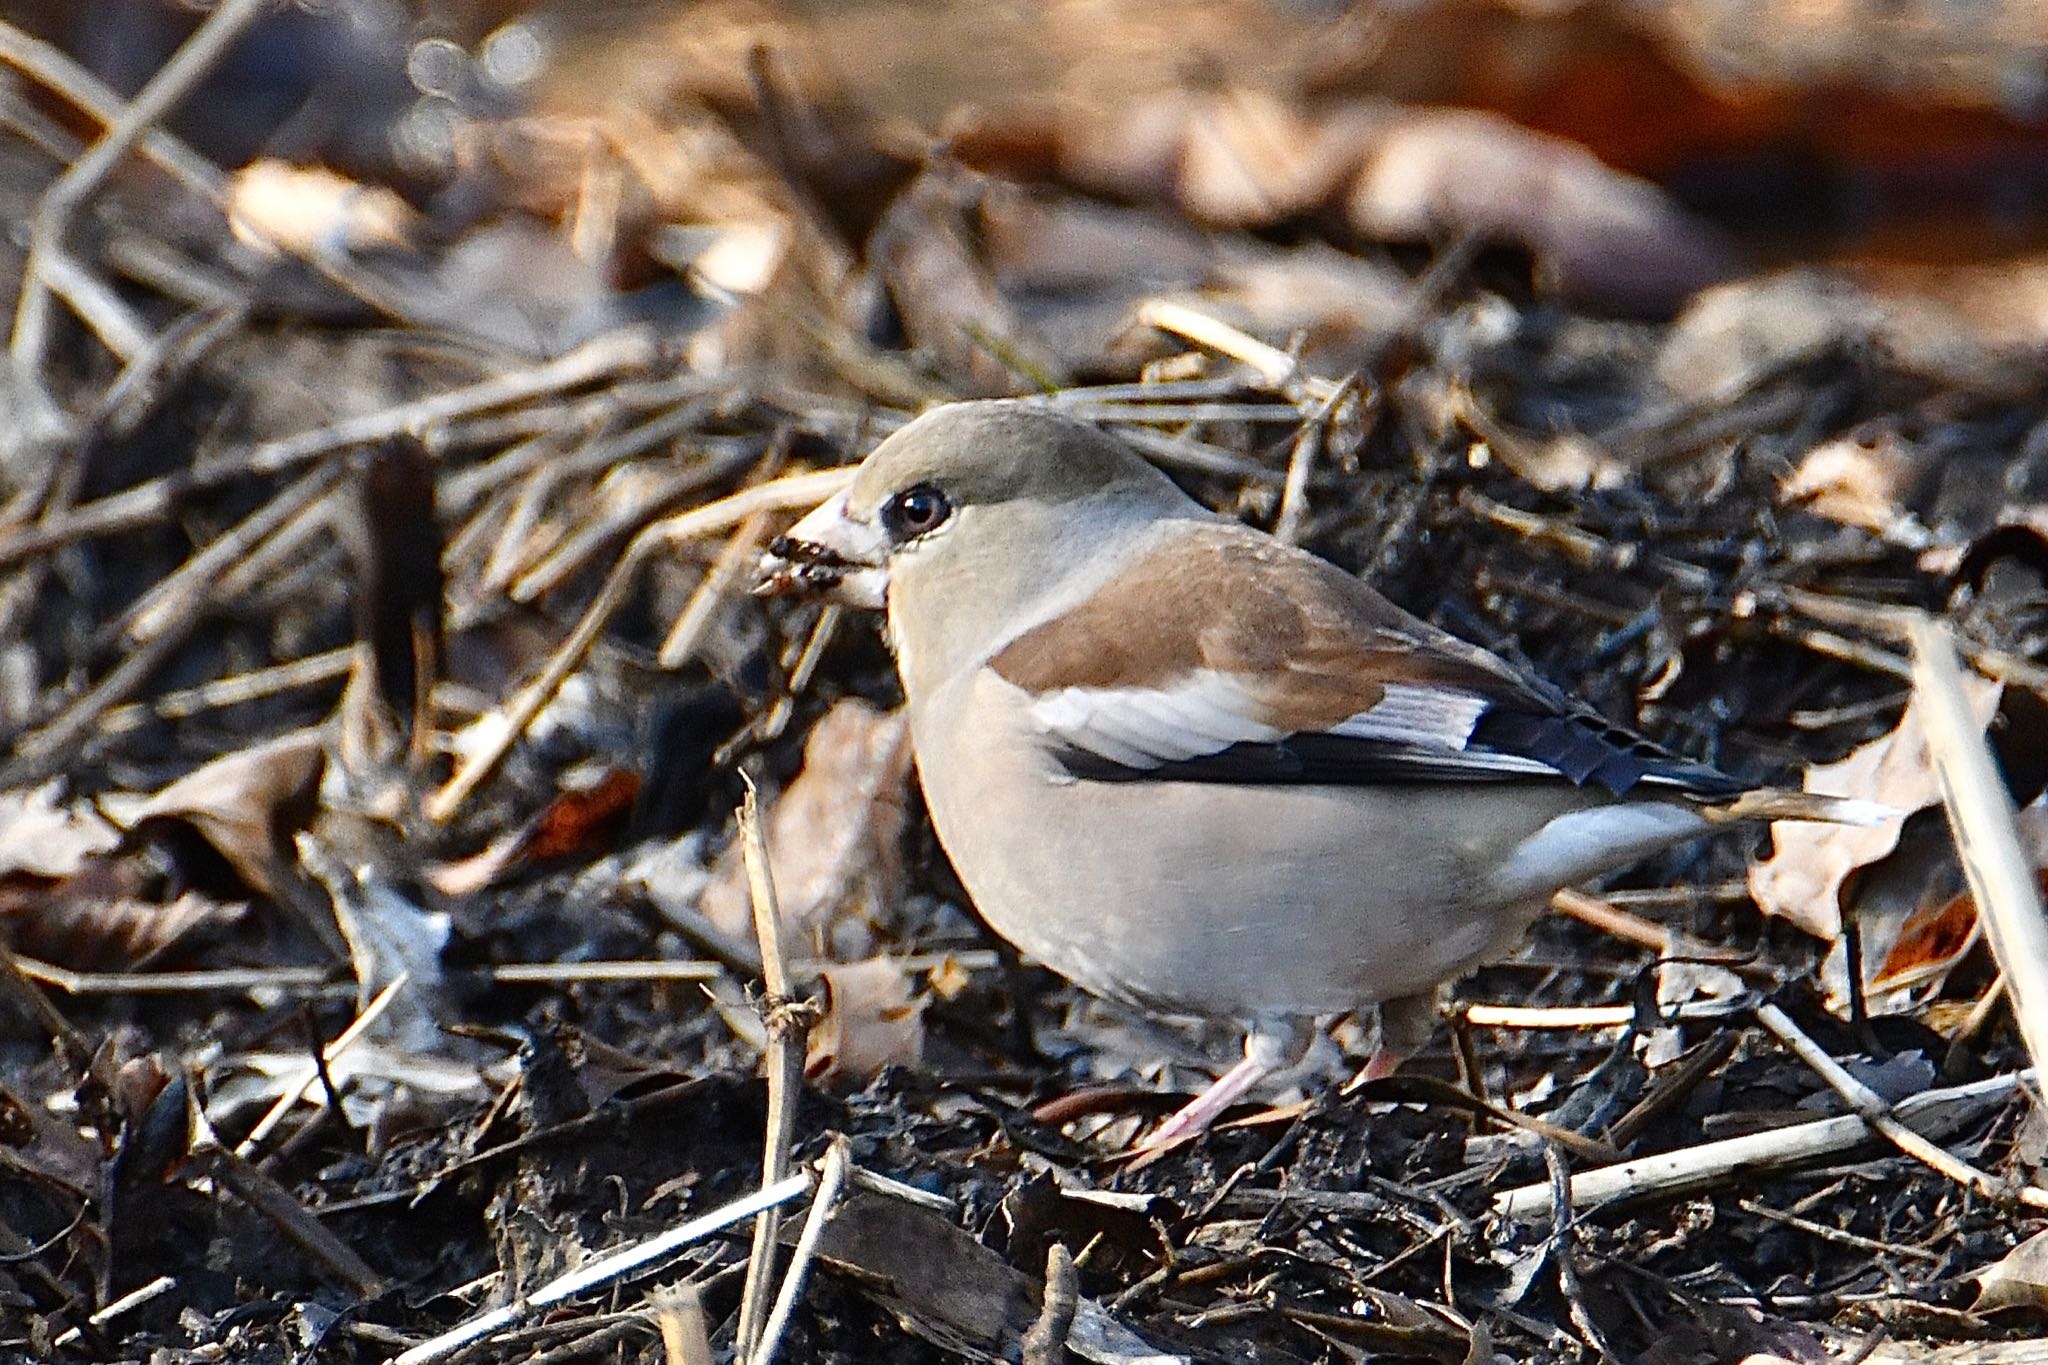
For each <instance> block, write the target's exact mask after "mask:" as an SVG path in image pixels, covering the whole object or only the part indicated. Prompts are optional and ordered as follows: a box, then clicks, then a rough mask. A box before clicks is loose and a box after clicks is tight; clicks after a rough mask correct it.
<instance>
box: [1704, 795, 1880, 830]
mask: <svg viewBox="0 0 2048 1365" xmlns="http://www.w3.org/2000/svg"><path fill="white" fill-rule="evenodd" d="M1905 813H1906V812H1904V811H1902V810H1900V809H1898V808H1897V807H1896V806H1887V805H1885V804H1884V803H1883V802H1882V801H1865V800H1862V799H1860V798H1858V797H1854V796H1823V795H1821V794H1820V793H1818V792H1795V791H1785V790H1783V789H1781V788H1776V787H1759V788H1758V789H1757V790H1755V791H1747V792H1744V793H1743V794H1742V795H1740V796H1738V797H1736V798H1735V799H1734V800H1733V801H1724V802H1722V803H1720V804H1719V805H1713V806H1702V807H1701V808H1700V814H1701V815H1703V816H1705V817H1706V818H1707V819H1708V820H1710V821H1712V822H1713V823H1714V824H1717V825H1720V824H1734V823H1737V822H1739V821H1747V820H1807V821H1813V822H1815V823H1819V824H1825V825H1863V826H1866V827H1867V826H1872V825H1881V824H1883V823H1884V822H1885V821H1887V820H1896V819H1898V818H1899V817H1900V816H1902V815H1904V814H1905Z"/></svg>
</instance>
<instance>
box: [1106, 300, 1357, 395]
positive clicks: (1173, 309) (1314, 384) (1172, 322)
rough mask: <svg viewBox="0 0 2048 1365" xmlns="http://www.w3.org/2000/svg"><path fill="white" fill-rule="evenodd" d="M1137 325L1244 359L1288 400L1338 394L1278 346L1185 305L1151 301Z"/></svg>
mask: <svg viewBox="0 0 2048 1365" xmlns="http://www.w3.org/2000/svg"><path fill="white" fill-rule="evenodd" d="M1138 322H1139V323H1140V324H1141V325H1143V326H1146V327H1157V328H1158V329H1159V330H1160V331H1162V332H1172V333H1174V334H1175V335H1176V336H1183V337H1186V338H1187V339H1188V340H1189V341H1192V342H1194V343H1195V344H1196V345H1198V346H1207V347H1208V348H1209V349H1210V350H1212V351H1215V352H1218V353H1219V354H1222V355H1227V356H1229V357H1230V358H1231V359H1232V360H1241V361H1243V362H1244V363H1245V364H1247V365H1249V366H1251V367H1252V368H1253V369H1254V370H1256V371H1258V374H1259V377H1260V378H1261V379H1263V380H1265V381H1266V383H1267V384H1268V385H1269V386H1270V387H1272V388H1274V389H1276V390H1279V391H1280V392H1282V393H1286V394H1287V395H1288V397H1290V398H1292V397H1295V396H1296V395H1295V391H1296V390H1298V391H1299V393H1300V394H1302V395H1304V396H1306V397H1307V398H1308V399H1309V400H1310V401H1312V402H1317V403H1324V402H1328V401H1329V399H1330V397H1331V396H1332V395H1333V394H1334V393H1336V392H1337V390H1338V387H1339V386H1338V384H1337V383H1336V382H1335V381H1334V380H1329V379H1322V378H1319V377H1317V376H1315V375H1304V374H1302V373H1301V362H1300V361H1299V360H1297V359H1296V358H1295V357H1293V356H1291V355H1289V354H1288V353H1287V352H1285V351H1283V350H1281V349H1280V348H1279V347H1277V346H1268V345H1267V344H1266V343H1265V342H1263V341H1260V340H1259V339H1258V338H1256V337H1252V336H1247V335H1246V334H1245V333H1243V332H1241V331H1239V330H1238V329H1237V328H1235V327H1232V326H1231V325H1230V324H1229V323H1227V322H1223V321H1220V320H1219V319H1216V318H1212V317H1210V316H1209V315H1208V314H1206V313H1198V312H1196V311H1195V310H1194V309H1192V308H1190V307H1188V306H1187V305H1186V304H1180V303H1174V302H1172V301H1170V300H1167V299H1148V300H1146V301H1145V302H1144V303H1142V304H1140V305H1139V306H1138Z"/></svg>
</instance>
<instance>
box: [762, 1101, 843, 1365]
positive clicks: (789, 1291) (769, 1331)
mask: <svg viewBox="0 0 2048 1365" xmlns="http://www.w3.org/2000/svg"><path fill="white" fill-rule="evenodd" d="M847 1153H848V1148H847V1145H846V1139H845V1138H843V1137H834V1138H833V1139H832V1145H831V1146H830V1147H828V1148H826V1149H825V1162H824V1166H823V1169H821V1170H820V1171H819V1173H818V1193H817V1194H816V1195H814V1196H813V1197H812V1199H811V1211H810V1213H809V1214H807V1215H805V1217H804V1226H803V1231H801V1232H799V1233H798V1234H797V1238H796V1249H795V1250H794V1251H792V1252H790V1254H789V1270H788V1271H787V1272H786V1273H785V1274H784V1275H783V1277H782V1289H781V1292H779V1293H777V1294H776V1296H775V1311H774V1312H772V1313H770V1314H769V1315H768V1322H767V1325H766V1326H765V1327H763V1328H762V1329H761V1345H760V1349H759V1350H758V1351H757V1352H756V1353H755V1354H754V1355H751V1356H749V1357H747V1361H748V1365H775V1356H776V1354H777V1352H778V1351H780V1350H781V1348H782V1338H783V1336H784V1334H785V1333H787V1332H788V1331H789V1320H790V1318H791V1317H792V1316H793V1315H794V1314H795V1313H796V1306H797V1304H798V1303H799V1302H801V1301H802V1299H803V1294H804V1281H805V1280H806V1279H808V1278H809V1276H810V1273H811V1264H812V1262H813V1261H815V1260H816V1259H817V1256H818V1243H819V1241H820V1240H821V1239H822V1238H823V1237H824V1235H825V1225H826V1224H827V1223H829V1222H831V1221H832V1215H833V1214H834V1213H835V1212H837V1210H838V1208H839V1196H840V1194H841V1193H842V1192H844V1190H845V1189H846V1172H847V1169H848V1168H849V1167H850V1166H851V1165H852V1164H853V1163H852V1160H851V1158H850V1157H849V1156H848V1154H847ZM761 1216H762V1218H764V1219H765V1218H769V1217H772V1216H773V1215H772V1213H764V1214H762V1215H761ZM754 1226H755V1228H757V1229H758V1228H759V1227H760V1226H761V1225H760V1223H758V1222H757V1223H755V1224H754Z"/></svg>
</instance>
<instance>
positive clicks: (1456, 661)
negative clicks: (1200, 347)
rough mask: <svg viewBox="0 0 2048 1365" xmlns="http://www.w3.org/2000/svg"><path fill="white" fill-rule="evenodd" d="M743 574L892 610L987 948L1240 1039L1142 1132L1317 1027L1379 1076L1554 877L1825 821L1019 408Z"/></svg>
mask: <svg viewBox="0 0 2048 1365" xmlns="http://www.w3.org/2000/svg"><path fill="white" fill-rule="evenodd" d="M761 572H762V587H761V590H762V591H763V592H764V593H774V592H778V591H782V592H788V591H809V592H814V593H818V594H821V595H825V596H829V597H832V598H835V599H837V600H839V601H842V602H846V603H849V604H853V605H857V606H861V607H867V608H871V609H876V610H886V612H887V613H888V631H889V638H890V640H891V641H892V643H893V647H894V650H895V655H896V665H897V669H898V671H899V672H900V673H901V675H902V680H903V692H904V697H905V699H906V704H907V707H908V711H909V722H910V734H911V741H912V745H913V747H914V748H915V750H916V754H917V767H918V774H919V778H920V780H921V782H922V783H923V786H924V793H925V798H926V801H927V804H928V805H929V807H930V810H931V819H932V824H933V826H934V827H935V828H936V829H937V831H938V836H939V840H940V842H941V843H942V844H943V845H944V846H945V849H946V852H947V855H948V856H949V857H950V858H951V859H952V861H953V865H954V867H955V868H956V869H957V870H958V872H959V874H960V879H961V881H962V882H963V883H964V884H965V885H966V887H967V890H968V892H969V894H970V895H971V896H972V897H973V899H974V903H975V905H976V907H977V908H979V910H980V911H981V913H982V915H983V916H984V917H985V918H986V919H987V921H988V923H989V925H990V926H991V927H992V928H993V929H994V930H995V931H996V932H997V933H999V934H1001V935H1002V936H1003V937H1004V938H1006V939H1008V940H1009V941H1010V942H1011V943H1013V944H1015V945H1016V946H1017V947H1018V948H1020V949H1021V950H1023V951H1024V952H1025V953H1026V954H1028V955H1030V956H1031V957H1033V958H1035V959H1037V960H1038V961H1039V962H1041V963H1043V964H1044V965H1046V966H1047V967H1050V968H1052V969H1053V970H1054V971H1056V972H1058V973H1060V974H1061V975H1062V976H1065V977H1066V978H1067V979H1069V980H1070V981H1073V982H1074V983H1075V984H1077V985H1079V986H1081V987H1083V988H1085V989H1087V990H1089V991H1092V992H1095V993H1096V994H1098V995H1101V996H1106V997H1109V998H1111V999H1114V1000H1119V1001H1124V1002H1128V1003H1132V1004H1136V1005H1139V1006H1143V1007H1145V1008H1148V1009H1152V1010H1157V1011H1160V1012H1163V1013H1170V1014H1181V1015H1193V1016H1198V1017H1203V1018H1211V1019H1216V1018H1234V1019H1238V1020H1242V1021H1245V1022H1247V1023H1249V1024H1250V1026H1251V1029H1250V1034H1249V1036H1248V1038H1247V1041H1246V1044H1245V1060H1244V1061H1243V1062H1241V1063H1239V1064H1238V1065H1237V1066H1236V1067H1233V1068H1232V1069H1231V1070H1230V1071H1229V1072H1228V1073H1226V1074H1225V1075H1224V1077H1223V1078H1222V1079H1221V1080H1220V1081H1219V1082H1218V1083H1217V1085H1216V1086H1214V1087H1212V1088H1211V1089H1210V1090H1209V1091H1207V1092H1205V1094H1204V1095H1203V1096H1202V1097H1201V1098H1199V1099H1198V1100H1197V1101H1196V1102H1195V1103H1194V1104H1193V1105H1190V1106H1189V1107H1188V1109H1186V1110H1184V1111H1182V1113H1181V1114H1180V1115H1178V1116H1176V1118H1175V1119H1174V1120H1172V1121H1170V1122H1169V1124H1168V1125H1167V1127H1166V1128H1165V1129H1164V1130H1162V1131H1161V1132H1159V1133H1155V1134H1154V1136H1153V1138H1152V1139H1151V1140H1150V1142H1148V1144H1147V1145H1148V1146H1158V1145H1162V1144H1164V1143H1167V1142H1171V1141H1174V1140H1177V1139H1178V1138H1179V1137H1181V1136H1183V1135H1185V1134H1187V1133H1189V1132H1192V1131H1197V1130H1199V1129H1200V1128H1201V1127H1203V1126H1204V1125H1206V1124H1207V1123H1208V1122H1209V1121H1210V1120H1211V1119H1213V1118H1214V1117H1215V1115H1216V1114H1218V1113H1220V1112H1222V1110H1223V1109H1224V1108H1225V1107H1226V1106H1227V1105H1228V1104H1229V1103H1231V1102H1232V1101H1233V1100H1235V1099H1236V1098H1237V1097H1238V1096H1239V1095H1241V1094H1242V1093H1243V1092H1244V1091H1245V1090H1246V1089H1248V1088H1249V1087H1250V1086H1251V1085H1252V1084H1253V1082H1254V1081H1256V1080H1257V1079H1258V1078H1259V1077H1260V1076H1262V1075H1264V1074H1265V1073H1267V1072H1268V1071H1271V1070H1273V1069H1275V1068H1276V1067H1277V1066H1278V1065H1280V1064H1281V1063H1282V1062H1283V1061H1285V1060H1286V1059H1287V1050H1288V1048H1289V1047H1291V1046H1294V1045H1296V1044H1297V1043H1298V1041H1299V1040H1301V1039H1302V1038H1303V1037H1304V1033H1303V1027H1302V1026H1303V1025H1304V1024H1305V1023H1306V1022H1307V1021H1309V1020H1312V1019H1313V1018H1314V1017H1315V1016H1318V1015H1333V1014H1340V1013H1343V1012H1346V1011H1350V1010H1355V1009H1360V1008H1362V1007H1364V1006H1366V1005H1370V1004H1375V1003H1377V1004H1381V1005H1382V1006H1388V1007H1392V1008H1391V1010H1383V1029H1382V1038H1383V1047H1382V1052H1381V1054H1380V1056H1379V1058H1377V1059H1376V1062H1375V1066H1374V1067H1373V1068H1370V1069H1371V1070H1374V1071H1378V1072H1383V1071H1385V1070H1390V1069H1391V1066H1392V1064H1393V1063H1396V1062H1398V1060H1399V1059H1400V1055H1402V1054H1401V1050H1400V1048H1399V1047H1396V1046H1393V1045H1394V1044H1396V1043H1400V1042H1405V1043H1406V1045H1407V1049H1408V1050H1412V1048H1413V1046H1414V1045H1417V1044H1419V1043H1420V1042H1421V1041H1422V1039H1424V1038H1426V1037H1427V1031H1426V1030H1427V1023H1426V1022H1424V1023H1423V1032H1422V1033H1421V1034H1420V1036H1416V1034H1415V1033H1414V1027H1415V1024H1416V1022H1417V1021H1418V1019H1419V1020H1422V1021H1427V1020H1428V1019H1430V1018H1432V1017H1433V1001H1434V995H1435V991H1436V988H1437V987H1438V986H1439V985H1440V984H1441V983H1443V982H1445V981H1447V980H1449V979H1450V978H1452V977H1455V976H1457V975H1459V974H1461V973H1463V972H1464V971H1466V970H1467V969H1469V968H1471V967H1473V966H1474V965H1476V964H1479V963H1482V962H1485V961H1487V960H1489V959H1491V958H1494V957H1496V956H1498V955H1499V954H1501V953H1502V952H1504V951H1505V950H1506V949H1508V948H1509V947H1510V946H1511V945H1513V944H1514V943H1515V941H1516V940H1517V939H1518V938H1519V937H1520V936H1521V934H1522V933H1523V931H1524V930H1525V929H1526V928H1527V926H1528V925H1529V923H1530V921H1531V920H1532V919H1533V918H1534V917H1535V916H1536V915H1537V913H1538V912H1539V911H1541V910H1542V908H1543V907H1544V905H1545V904H1546V902H1547V901H1548V900H1549V898H1550V896H1551V894H1552V893H1553V892H1555V891H1557V890H1558V889H1559V888H1560V887H1563V886H1567V885H1570V884H1571V883H1573V882H1577V881H1580V880H1582V879H1585V878H1588V877H1592V876H1594V875H1596V874H1599V873H1602V872H1606V871H1610V870H1613V869H1616V868H1619V867H1621V866H1624V865H1626V864H1628V863H1631V862H1634V861H1636V860H1638V859H1640V858H1642V857H1644V856H1645V855H1647V854H1650V853H1654V852H1656V851H1657V850H1659V849H1662V848H1665V847H1666V846H1668V845H1671V844H1675V843H1678V842H1681V841H1683V840H1687V839H1691V838H1693V837H1695V836H1696V835H1699V834H1702V833H1704V832H1706V831H1707V830H1709V829H1711V828H1713V827H1715V826H1716V825H1719V824H1722V823H1725V822H1727V821H1729V820H1734V819H1747V818H1764V817H1788V818H1833V813H1832V812H1831V811H1830V810H1829V809H1827V808H1826V807H1825V806H1824V804H1823V803H1822V802H1821V801H1820V799H1818V798H1808V797H1801V796H1799V795H1797V794H1792V793H1780V792H1769V791H1763V792H1760V791H1750V790H1747V789H1746V788H1745V787H1744V786H1743V784H1741V783H1739V782H1737V781H1735V780H1734V779H1732V778H1730V777H1728V776H1726V775H1725V774H1722V773H1720V772H1717V771H1715V770H1714V769H1712V768H1710V767H1706V766H1704V765H1702V764H1698V763H1691V762H1687V761H1685V760H1683V759H1680V758H1676V757H1673V756H1672V755H1670V754H1668V753H1666V752H1664V751H1662V750H1660V749H1658V748H1655V747H1654V746H1652V745H1650V744H1648V743H1647V742H1645V741H1644V740H1641V739H1639V738H1637V737H1636V736H1634V735H1631V734H1629V733H1627V732H1626V731H1623V730H1619V729H1616V728H1615V727H1614V726H1612V725H1609V724H1607V723H1606V722H1604V721H1602V720H1601V719H1600V718H1599V717H1598V716H1596V715H1594V714H1593V713H1592V712H1590V711H1589V710H1587V709H1585V708H1583V707H1578V706H1574V705H1573V704H1571V703H1570V702H1569V701H1567V700H1566V699H1565V698H1563V697H1562V696H1561V695H1560V694H1559V693H1558V692H1556V691H1555V690H1553V689H1552V688H1550V687H1549V686H1547V685H1545V684H1544V683H1542V682H1540V681H1538V680H1536V679H1534V678H1532V677H1530V676H1528V675H1527V674H1525V673H1523V672H1521V671H1519V670H1517V669H1516V668H1514V667H1512V666H1510V665H1509V664H1507V663H1506V662H1504V661H1503V660H1501V659H1499V658H1497V657H1495V656H1494V655H1492V654H1489V653H1487V652H1486V651H1485V650H1483V649H1480V648H1478V647H1477V646H1475V645H1470V644H1467V643H1465V642H1464V641H1462V640H1459V639H1457V638H1455V637H1453V636H1451V635H1448V634H1446V633H1444V632H1443V631H1441V630H1438V629H1437V628H1435V627H1434V626H1431V625H1428V624H1426V623H1424V622H1422V621H1420V620H1418V619H1416V618H1415V617H1413V616H1410V615H1409V614H1408V613H1406V612H1404V611H1402V610H1401V609H1400V608H1398V607H1396V606H1394V605H1393V604H1392V603H1390V602H1388V601H1387V600H1386V599H1384V598H1382V597H1381V596H1380V595H1379V594H1378V593H1376V592H1374V591H1373V590H1372V589H1371V588H1369V587H1367V586H1366V585H1365V584H1364V583H1362V582H1360V581H1359V580H1358V579H1357V578H1354V577H1353V576H1352V575H1350V574H1348V573H1346V572H1344V571H1343V570H1341V569H1339V568H1338V567H1337V566H1335V565H1334V564H1331V563H1329V562H1327V561H1325V560H1323V559H1319V558H1317V557H1316V556H1314V555H1312V554H1309V553H1307V552H1305V551H1302V550H1297V549H1294V548H1291V547H1289V546H1287V545H1284V544H1282V543H1280V542H1279V541H1277V540H1274V539H1273V538H1272V537H1270V536H1267V535H1265V534H1263V533H1261V532H1259V531H1257V530H1254V529H1252V528H1250V527H1247V526H1244V525H1241V524H1239V523H1237V522H1235V521H1232V520H1229V519H1227V518H1224V517H1221V516H1219V515H1217V514H1216V513H1214V512H1211V511H1209V510H1208V509H1206V508H1204V507H1203V506H1201V505H1200V504H1199V503H1197V502H1195V501H1194V500H1193V499H1191V498H1189V497H1188V496H1187V495H1186V494H1185V493H1183V492H1181V491H1180V489H1179V488H1177V487H1175V486H1174V484H1173V483H1172V482H1171V481H1170V480H1169V479H1168V478H1167V477H1166V476H1165V475H1164V474H1162V473H1160V472H1159V471H1158V470H1157V469H1155V468H1153V467H1152V466H1151V465H1150V464H1148V463H1147V462H1146V461H1145V460H1144V459H1143V458H1142V457H1140V456H1139V455H1138V454H1136V453H1135V452H1134V451H1133V450H1131V449H1130V448H1129V447H1127V446H1125V445H1124V444H1123V443H1121V442H1120V441H1118V440H1116V439H1115V438H1113V437H1111V436H1109V435H1107V434H1105V433H1103V432H1101V431H1099V430H1097V429H1096V428H1094V427H1092V426H1088V425H1086V424H1084V423H1081V422H1078V421H1075V420H1073V419H1071V418H1068V417H1065V416H1062V415H1060V414H1059V413H1058V412H1056V411H1054V410H1052V409H1051V408H1049V407H1047V406H1044V405H1042V404H1035V403H1032V402H1030V401H1028V400H1026V401H1006V402H977V403H959V404H955V405H952V406H948V407H942V408H938V409H936V410H934V411H932V412H929V413H927V414H925V415H924V416H922V417H920V418H918V419H917V420H916V421H914V422H912V423H910V424H909V425H908V426H906V427H904V428H903V429H902V430H900V431H898V432H897V433H896V434H895V435H893V436H891V437H890V438H889V439H888V440H886V441H884V442H882V444H881V445H880V446H878V447H877V448H876V449H875V451H874V452H873V453H872V454H871V455H869V456H868V458H867V460H866V461H865V462H864V463H863V464H862V465H861V466H860V468H859V470H858V471H857V472H856V474H855V475H854V478H853V480H852V482H851V484H850V485H849V486H848V487H847V488H846V490H845V491H844V492H842V493H841V494H839V495H838V496H837V497H834V498H832V499H831V500H830V501H828V502H826V503H825V504H824V505H823V506H821V507H819V508H817V509H816V510H815V511H813V512H811V513H810V514H809V515H808V516H806V517H804V518H803V520H802V521H800V522H798V523H797V525H796V526H795V527H794V528H792V529H791V530H790V532H789V534H788V535H786V536H784V537H782V538H781V539H779V540H777V541H776V542H775V543H774V545H773V546H771V548H770V550H769V552H768V554H767V556H766V557H765V559H764V560H763V563H762V568H761ZM1417 1002H1421V1003H1422V1005H1423V1006H1424V1007H1425V1008H1424V1009H1423V1010H1418V1009H1417V1008H1416V1003H1417ZM1397 1021H1405V1031H1406V1032H1407V1035H1408V1036H1407V1038H1406V1039H1399V1038H1396V1037H1395V1035H1396V1034H1397V1033H1399V1032H1401V1031H1402V1030H1401V1029H1397V1028H1395V1027H1393V1025H1394V1024H1396V1022H1397Z"/></svg>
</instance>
